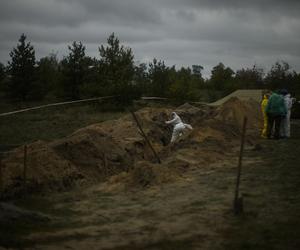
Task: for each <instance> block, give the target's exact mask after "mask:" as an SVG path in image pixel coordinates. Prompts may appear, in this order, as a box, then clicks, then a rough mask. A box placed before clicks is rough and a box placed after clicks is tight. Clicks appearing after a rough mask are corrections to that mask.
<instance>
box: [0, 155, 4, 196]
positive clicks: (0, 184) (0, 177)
mask: <svg viewBox="0 0 300 250" xmlns="http://www.w3.org/2000/svg"><path fill="white" fill-rule="evenodd" d="M3 187H4V185H3V172H2V159H1V156H0V197H1V195H2V192H3Z"/></svg>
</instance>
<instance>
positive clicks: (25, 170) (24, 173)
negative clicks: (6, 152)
mask: <svg viewBox="0 0 300 250" xmlns="http://www.w3.org/2000/svg"><path fill="white" fill-rule="evenodd" d="M26 177H27V145H24V169H23V181H24V187H26Z"/></svg>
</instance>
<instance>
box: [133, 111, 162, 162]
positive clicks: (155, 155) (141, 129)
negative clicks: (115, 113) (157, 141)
mask: <svg viewBox="0 0 300 250" xmlns="http://www.w3.org/2000/svg"><path fill="white" fill-rule="evenodd" d="M130 113H131V114H132V116H133V119H134V120H135V122H136V124H137V126H138V128H139V130H140V131H141V134H142V136H143V137H144V138H145V140H146V142H147V144H148V145H149V147H150V149H151V150H152V152H153V155H154V157H155V158H156V160H157V162H158V163H159V164H161V160H160V158H159V156H158V154H157V153H156V151H155V150H154V148H153V147H152V145H151V143H150V141H149V140H148V137H147V136H146V134H145V133H144V131H143V128H142V126H141V124H140V122H139V120H138V118H137V116H136V114H135V113H134V112H133V111H131V110H130Z"/></svg>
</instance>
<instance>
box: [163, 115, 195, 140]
mask: <svg viewBox="0 0 300 250" xmlns="http://www.w3.org/2000/svg"><path fill="white" fill-rule="evenodd" d="M165 123H166V124H172V125H174V128H173V133H172V138H171V143H172V142H175V141H176V139H177V138H178V137H179V136H181V135H182V134H183V131H184V130H185V129H186V128H188V129H190V130H192V129H193V127H192V126H191V125H190V124H186V123H183V122H182V120H181V118H180V117H179V116H178V115H177V114H176V113H175V112H172V120H170V121H166V122H165Z"/></svg>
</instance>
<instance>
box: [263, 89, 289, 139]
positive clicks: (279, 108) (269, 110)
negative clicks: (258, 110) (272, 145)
mask: <svg viewBox="0 0 300 250" xmlns="http://www.w3.org/2000/svg"><path fill="white" fill-rule="evenodd" d="M266 114H267V116H268V122H269V124H268V125H269V126H268V130H267V137H268V138H269V139H270V138H271V136H272V129H273V125H274V124H275V131H274V135H273V138H274V139H279V138H280V124H281V121H282V119H283V118H284V117H285V116H286V114H287V108H286V105H285V103H284V99H283V97H282V96H281V95H279V94H277V93H276V92H273V93H272V95H271V96H270V98H269V101H268V104H267V106H266Z"/></svg>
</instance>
